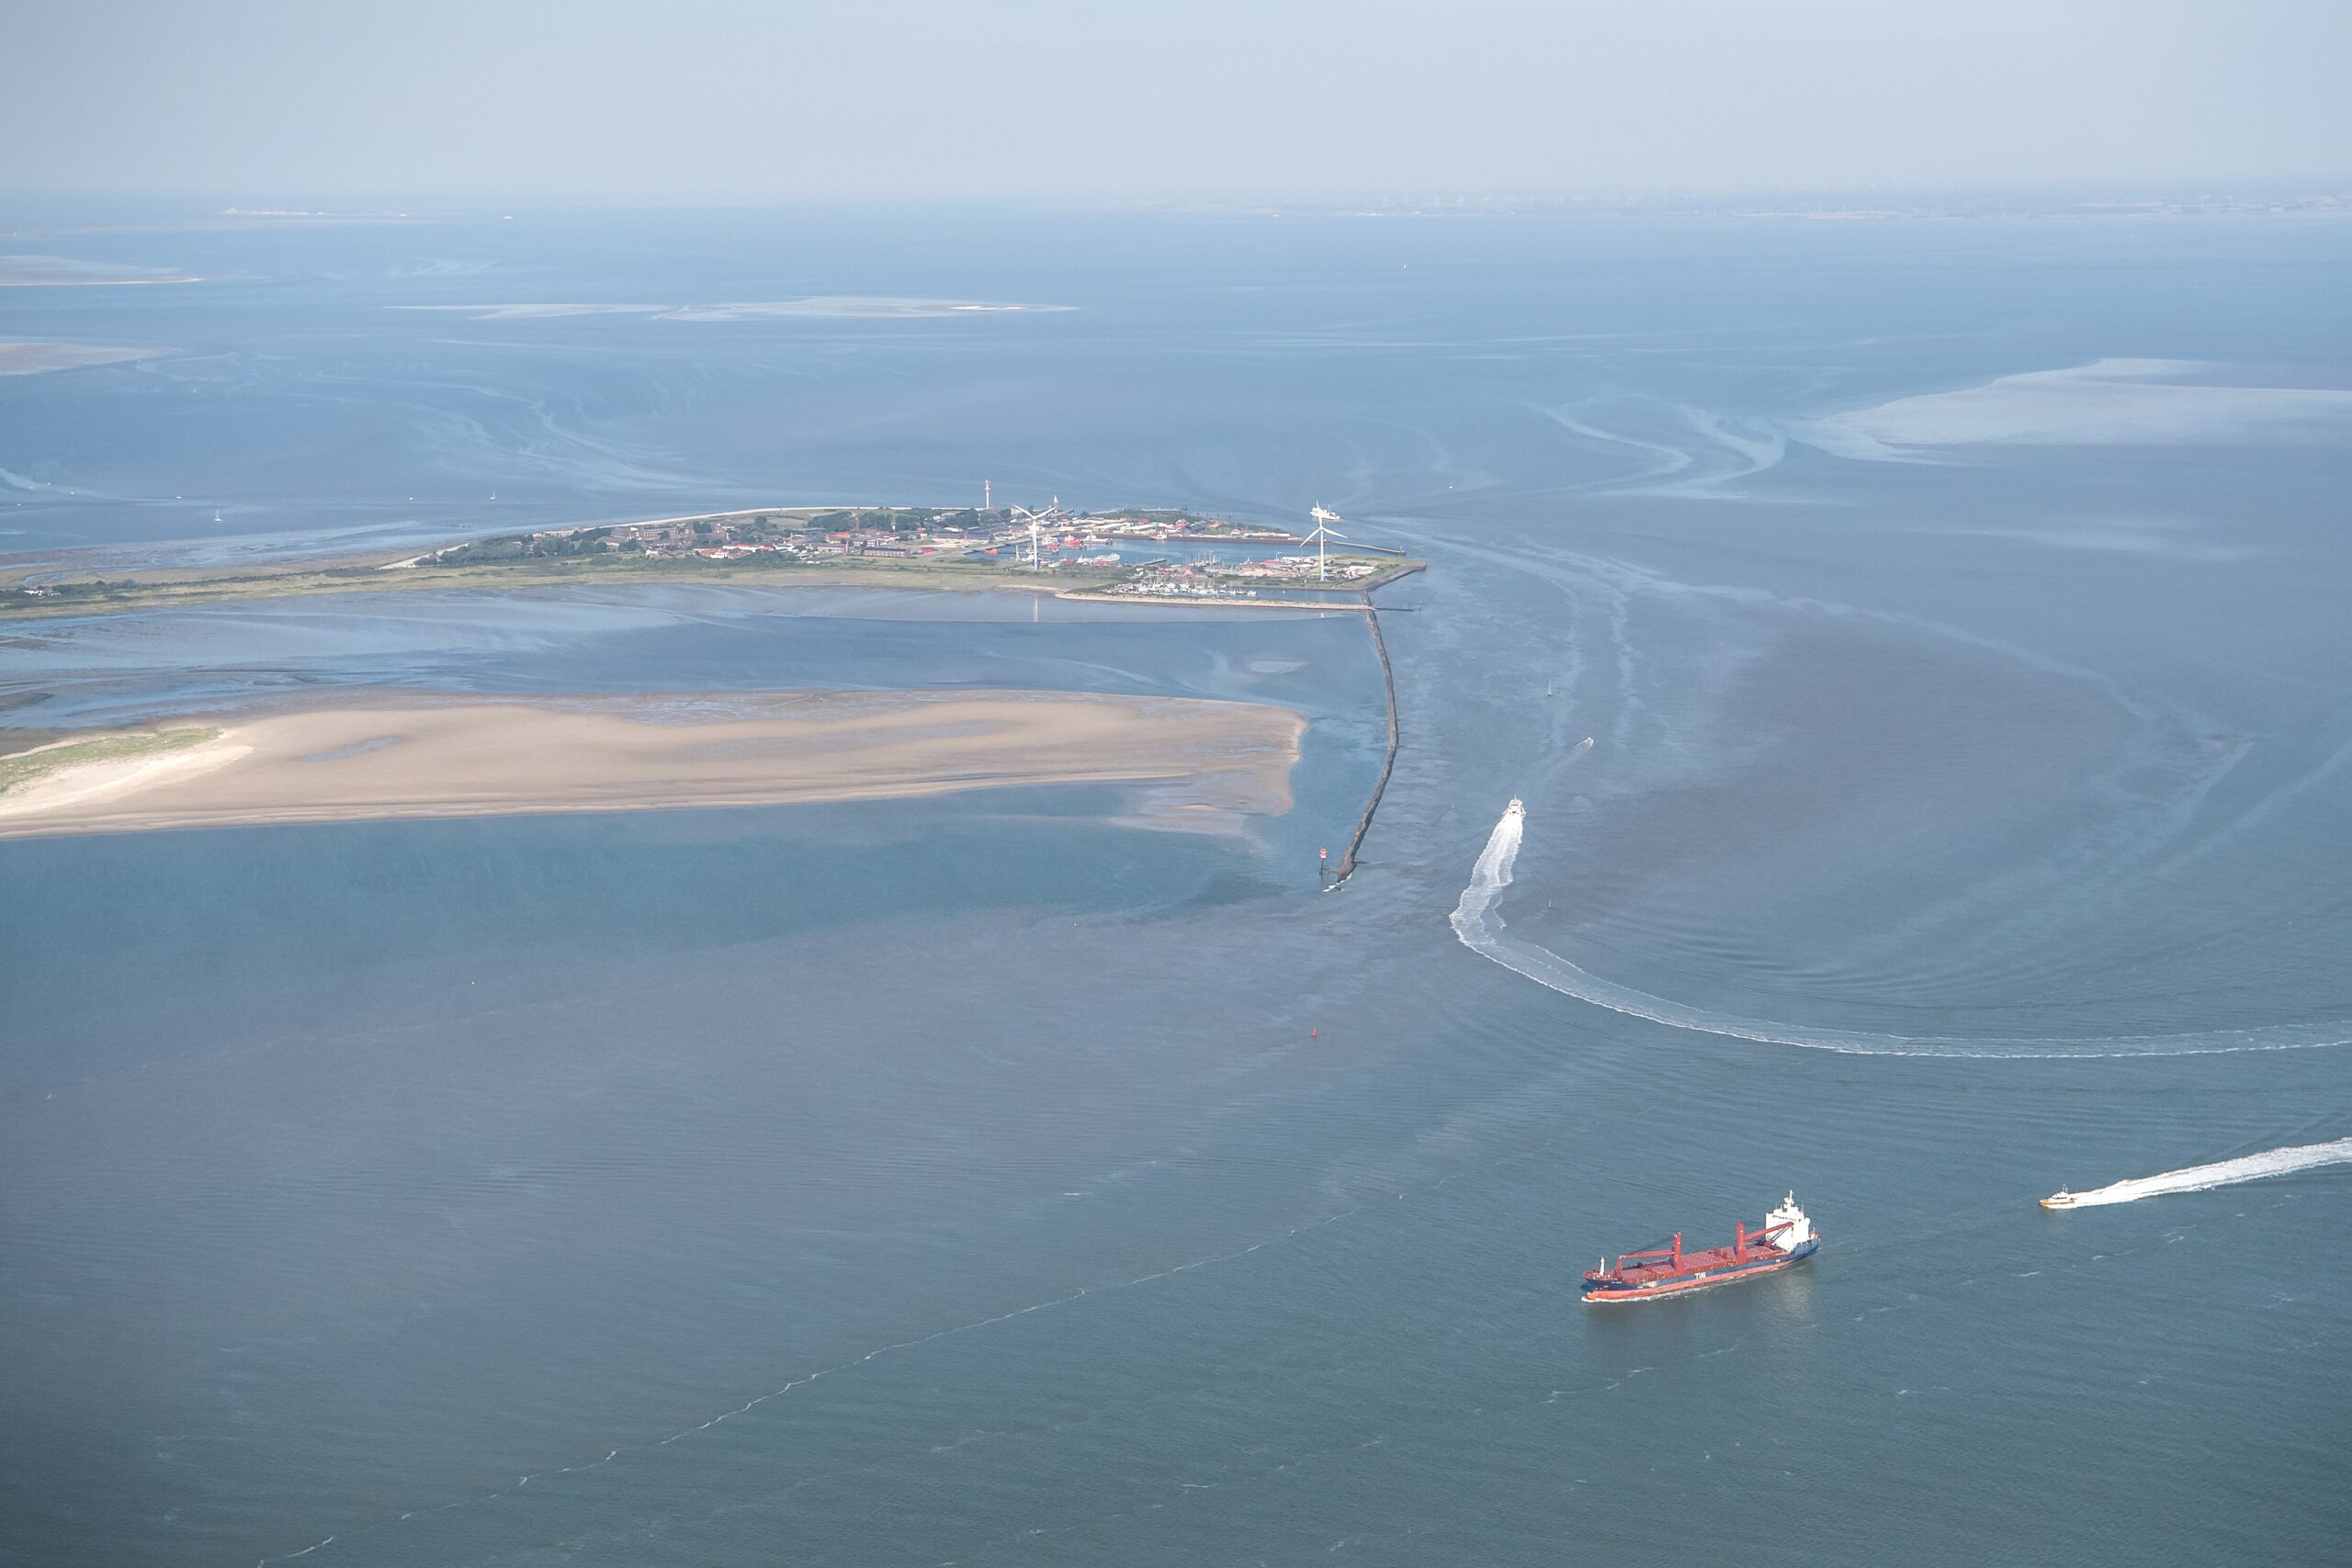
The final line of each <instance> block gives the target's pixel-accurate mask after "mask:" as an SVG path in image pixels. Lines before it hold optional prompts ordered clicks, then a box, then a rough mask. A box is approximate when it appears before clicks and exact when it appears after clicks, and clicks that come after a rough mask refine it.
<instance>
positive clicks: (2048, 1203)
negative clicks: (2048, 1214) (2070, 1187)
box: [2041, 1187, 2075, 1209]
mask: <svg viewBox="0 0 2352 1568" xmlns="http://www.w3.org/2000/svg"><path fill="white" fill-rule="evenodd" d="M2041 1206H2042V1207H2043V1208H2045V1209H2071V1208H2073V1207H2074V1206H2075V1195H2074V1194H2073V1193H2072V1192H2069V1191H2067V1190H2065V1189H2064V1188H2063V1187H2061V1188H2060V1189H2058V1190H2057V1191H2055V1192H2052V1194H2051V1195H2050V1196H2049V1197H2047V1198H2044V1199H2043V1200H2042V1201H2041Z"/></svg>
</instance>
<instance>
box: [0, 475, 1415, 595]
mask: <svg viewBox="0 0 2352 1568" xmlns="http://www.w3.org/2000/svg"><path fill="white" fill-rule="evenodd" d="M1310 521H1311V522H1312V524H1313V526H1312V527H1311V528H1310V529H1309V530H1308V531H1306V533H1303V534H1302V533H1296V532H1293V531H1290V530H1287V529H1283V528H1276V527H1272V526H1268V525H1261V524H1250V523H1239V522H1235V521H1232V520H1230V519H1227V518H1220V517H1215V516H1210V515H1206V514H1204V513H1198V512H1188V511H1174V510H1167V509H1152V508H1122V509H1114V510H1111V511H1103V512H1087V513H1079V512H1073V511H1070V510H1068V509H1065V508H1063V507H1062V506H1061V505H1060V504H1059V503H1058V502H1057V503H1055V504H1053V505H1050V506H1046V507H1044V508H1042V509H1036V510H1032V509H1030V508H1027V507H1020V506H1002V507H1000V506H991V505H982V506H978V507H961V508H956V507H920V506H878V505H877V506H784V507H752V508H745V509H741V510H738V511H730V512H711V513H692V514H686V515H681V516H674V517H662V518H653V519H648V520H645V521H640V522H627V523H608V524H593V525H579V526H571V527H561V528H546V529H537V530H533V531H530V532H526V533H514V534H503V535H493V536H486V537H475V538H469V539H463V540H459V541H456V542H453V543H451V544H447V545H445V546H442V547H438V548H436V549H432V550H428V551H425V552H424V553H422V554H419V555H413V556H410V557H407V558H402V559H400V560H393V561H386V560H383V559H381V558H329V559H318V558H308V559H290V560H287V561H283V562H276V563H267V564H261V565H253V564H248V565H245V566H243V567H240V568H235V569H208V568H148V569H141V570H123V571H118V572H115V573H110V574H100V573H98V572H96V571H89V572H85V571H76V570H60V569H59V567H58V566H57V564H56V563H54V562H51V563H47V564H45V565H40V566H28V567H27V568H25V569H22V570H17V571H16V572H14V573H7V572H6V571H5V570H0V615H13V616H23V615H60V614H86V613H89V612H92V611H106V610H124V609H132V608H141V607H148V606H155V605H163V604H193V603H204V602H209V601H218V600H224V599H245V598H264V597H279V596H284V595H289V594H311V593H332V592H367V591H370V590H381V589H387V588H454V587H465V586H492V585H497V584H500V583H506V582H512V583H516V584H521V583H540V582H556V581H610V580H613V579H616V578H636V577H653V578H660V579H665V580H670V581H737V580H740V579H743V578H752V577H756V578H760V579H763V580H765V581H777V582H779V583H781V582H782V581H801V582H867V583H875V582H886V581H887V582H891V583H895V584H898V585H903V586H906V587H914V588H939V589H956V588H966V589H973V588H1000V589H1004V588H1012V589H1023V590H1028V591H1031V592H1048V593H1052V594H1054V595H1056V596H1057V597H1062V598H1070V599H1095V600H1110V601H1114V602H1123V603H1133V604H1231V605H1237V606H1261V607H1265V608H1295V609H1328V608H1332V607H1334V605H1335V604H1345V603H1350V602H1362V601H1363V600H1366V599H1368V598H1369V595H1370V593H1371V592H1372V591H1373V590H1374V589H1376V588H1378V587H1380V586H1382V585H1383V584H1385V583H1388V582H1392V581H1396V580H1397V578H1399V577H1403V576H1405V575H1407V574H1408V573H1410V572H1414V571H1419V570H1421V568H1422V564H1423V563H1421V562H1420V561H1419V560H1416V559H1413V558H1410V557H1408V556H1407V555H1405V554H1404V553H1403V552H1402V551H1401V550H1397V549H1395V548H1391V547H1384V546H1380V545H1375V544H1368V543H1364V542H1362V541H1358V540H1351V539H1349V538H1348V537H1347V536H1345V535H1343V534H1341V533H1340V531H1339V530H1338V529H1336V528H1334V527H1333V526H1332V525H1333V524H1336V523H1340V522H1343V521H1345V519H1343V518H1341V517H1340V516H1339V515H1338V514H1337V513H1331V512H1327V511H1325V510H1324V509H1323V508H1321V507H1320V506H1317V507H1316V508H1315V509H1314V511H1313V512H1312V513H1310Z"/></svg>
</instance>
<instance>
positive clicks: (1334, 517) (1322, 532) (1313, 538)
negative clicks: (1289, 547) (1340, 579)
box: [1306, 502, 1347, 582]
mask: <svg viewBox="0 0 2352 1568" xmlns="http://www.w3.org/2000/svg"><path fill="white" fill-rule="evenodd" d="M1308 515H1309V516H1311V517H1313V518H1314V519H1315V532H1313V533H1312V534H1309V535H1307V536H1306V542H1307V543H1308V544H1310V545H1313V546H1314V547H1315V581H1317V582H1320V581H1323V547H1324V541H1325V540H1327V539H1344V538H1346V537H1347V536H1346V535H1345V534H1342V533H1340V531H1339V530H1338V529H1337V528H1334V527H1332V526H1331V525H1332V524H1334V523H1344V522H1346V521H1347V519H1346V518H1344V517H1342V516H1340V514H1339V513H1336V512H1326V511H1325V510H1324V509H1323V506H1322V503H1321V502H1317V503H1316V507H1315V510H1314V511H1313V512H1312V513H1308Z"/></svg>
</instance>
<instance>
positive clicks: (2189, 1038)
mask: <svg viewBox="0 0 2352 1568" xmlns="http://www.w3.org/2000/svg"><path fill="white" fill-rule="evenodd" d="M1526 831H1527V819H1526V818H1525V817H1524V816H1523V815H1520V814H1516V813H1513V812H1510V811H1506V812H1504V813H1503V817H1502V820H1501V821H1499V822H1498V823H1496V824H1495V830H1494V832H1493V833H1492V834H1490V835H1489V836H1488V837H1487V847H1486V848H1485V849H1484V850H1482V851H1480V852H1479V854H1478V863H1477V864H1476V866H1475V867H1473V868H1472V869H1471V873H1470V885H1469V886H1466V887H1464V889H1463V890H1462V898H1461V901H1460V902H1459V903H1457V904H1456V905H1455V906H1454V908H1453V916H1452V917H1451V919H1452V920H1453V934H1454V935H1455V936H1457V937H1459V938H1461V940H1462V945H1463V946H1464V947H1466V948H1468V949H1470V950H1471V951H1472V952H1473V953H1477V954H1479V955H1480V956H1482V957H1485V958H1489V959H1492V960H1493V961H1494V962H1495V963H1497V964H1501V965H1502V966H1503V967H1504V968H1506V969H1509V970H1510V971H1512V972H1513V973H1514V974H1519V975H1524V976H1527V978H1529V979H1531V980H1532V981H1534V982H1535V983H1536V984H1537V985H1539V986H1544V987H1548V988H1550V989H1552V990H1555V991H1557V992H1559V993H1560V994H1561V995H1562V996H1566V997H1574V998H1577V1000H1578V1001H1583V1002H1590V1003H1591V1004H1592V1005H1593V1006H1595V1007H1603V1008H1608V1009H1610V1010H1612V1011H1616V1012H1622V1013H1625V1014H1628V1015H1629V1016H1631V1017H1634V1018H1642V1019H1647V1020H1649V1021H1651V1022H1653V1023H1662V1024H1665V1025H1667V1026H1668V1028H1670V1029H1688V1030H1692V1031H1695V1032H1699V1033H1702V1034H1720V1035H1725V1036H1728V1037H1730V1038H1732V1039H1735V1040H1757V1041H1762V1042H1764V1043H1768V1044H1774V1045H1796V1046H1801V1047H1803V1048H1804V1049H1805V1050H1809V1051H1843V1052H1847V1053H1849V1054H1851V1055H1862V1056H1981V1057H2018V1058H2026V1059H2040V1058H2068V1057H2105V1056H2203V1055H2221V1054H2223V1053H2228V1052H2236V1051H2301V1050H2313V1049H2317V1048H2319V1047H2321V1046H2327V1045H2343V1044H2347V1043H2352V1024H2340V1023H2339V1024H2333V1025H2329V1026H2326V1027H2324V1028H2321V1029H2317V1030H2313V1029H2308V1028H2295V1027H2266V1028H2260V1029H2231V1030H2213V1031H2209V1032H2203V1033H2195V1034H2137V1035H2120V1036H2115V1037H2111V1038H2107V1039H2075V1040H2068V1039H2052V1038H2001V1037H1995V1036H1986V1037H1981V1038H1980V1037H1970V1036H1936V1035H1904V1034H1882V1033H1875V1032H1868V1031H1862V1030H1846V1029H1814V1028H1804V1027H1800V1026H1797V1025H1794V1024H1786V1023H1775V1022H1772V1021H1770V1020H1765V1019H1748V1018H1739V1017H1736V1016H1734V1015H1732V1014H1728V1013H1719V1012H1713V1011H1710V1010H1707V1009H1704V1008H1696V1007H1691V1006H1689V1005H1687V1004H1685V1003H1682V1002H1677V1001H1671V1000H1669V999H1668V998H1664V997H1654V996H1651V995H1650V994H1649V993H1648V992H1646V991H1637V990H1635V989H1634V988H1633V987H1630V986H1621V985H1618V984H1617V983H1616V982H1614V981H1611V980H1604V979H1602V978H1601V977H1600V976H1598V975H1594V974H1592V973H1590V972H1589V971H1587V970H1584V969H1580V968H1578V967H1577V965H1575V964H1571V963H1569V962H1568V961H1567V960H1566V959H1565V958H1563V957H1561V956H1560V955H1559V954H1558V953H1553V952H1551V951H1550V950H1548V949H1546V948H1542V947H1538V946H1536V945H1535V944H1534V943H1533V942H1521V941H1520V940H1519V939H1518V938H1516V937H1510V936H1506V935H1504V934H1503V931H1504V926H1505V921H1504V920H1503V918H1502V916H1501V915H1499V914H1498V913H1496V911H1495V904H1496V901H1497V900H1498V899H1499V898H1500V897H1502V892H1503V889H1504V888H1506V887H1508V886H1510V879H1511V870H1512V867H1513V866H1514V865H1515V864H1516V863H1518V860H1519V851H1520V846H1521V843H1522V842H1523V841H1524V839H1525V836H1526Z"/></svg>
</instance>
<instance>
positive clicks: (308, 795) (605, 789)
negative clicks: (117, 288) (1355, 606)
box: [0, 692, 1306, 838]
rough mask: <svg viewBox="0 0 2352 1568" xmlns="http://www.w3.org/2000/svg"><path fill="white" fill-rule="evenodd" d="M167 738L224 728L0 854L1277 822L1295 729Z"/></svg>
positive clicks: (833, 710) (772, 706) (686, 698)
mask: <svg viewBox="0 0 2352 1568" xmlns="http://www.w3.org/2000/svg"><path fill="white" fill-rule="evenodd" d="M174 722H175V723H181V722H200V723H204V724H207V725H209V726H211V727H214V728H217V729H218V730H219V731H220V733H219V734H217V735H215V736H213V737H212V738H210V739H206V740H204V741H203V742H202V743H201V744H198V745H194V746H190V747H187V748H185V749H182V750H175V751H172V752H170V753H169V754H167V755H163V756H141V757H135V758H129V759H123V760H109V761H90V762H82V763H76V764H74V765H69V766H63V767H60V768H58V769H56V770H54V771H52V772H51V773H45V774H42V775H40V776H39V777H37V778H34V779H31V780H28V781H27V782H25V783H23V784H18V785H17V786H16V787H14V788H12V789H9V790H8V791H7V792H6V793H5V794H0V838H25V837H31V836H35V835H43V834H60V833H103V832H135V831H141V830H145V829H161V828H199V827H227V826H234V825H245V824H259V823H287V822H329V821H355V820H362V819H368V818H413V817H418V818H421V817H485V816H508V815H519V814H526V813H542V812H576V811H635V810H651V809H659V808H662V807H717V806H770V805H783V804H787V803H793V802H808V801H831V800H859V799H878V798H884V797H889V796H913V795H939V794H944V793H947V792H950V791H956V790H969V789H986V788H991V787H1001V786H1005V785H1012V784H1074V783H1089V782H1115V781H1157V782H1159V783H1161V784H1167V785H1179V786H1181V787H1175V788H1172V789H1162V790H1160V791H1158V792H1155V793H1156V796H1157V798H1158V801H1159V809H1160V810H1162V811H1166V812H1185V811H1189V812H1190V813H1192V814H1193V815H1194V816H1196V817H1197V816H1202V815H1215V814H1221V813H1231V812H1242V813H1279V812H1281V811H1283V810H1286V809H1288V807H1289V805H1290V790H1289V782H1288V778H1289V770H1290V767H1291V764H1292V763H1293V762H1295V761H1296V760H1297V756H1298V741H1299V737H1300V735H1301V734H1302V733H1303V732H1304V731H1305V729H1306V721H1305V720H1304V719H1302V718H1301V717H1300V716H1298V715H1296V714H1295V713H1292V712H1290V711H1289V710H1287V709H1284V708H1277V707H1270V706H1261V705H1253V704H1246V703H1226V702H1204V701H1193V700H1189V699H1177V698H1158V697H1135V696H1110V695H1099V694H1081V693H1053V692H1045V693H1040V692H896V693H782V694H746V693H709V694H685V695H680V694H664V695H660V696H635V697H560V698H511V697H493V698H484V697H470V696H450V697H420V696H418V695H416V694H408V693H400V694H390V693H386V694H348V693H346V694H338V695H337V697H336V699H335V705H334V706H332V707H328V706H303V707H286V706H280V707H274V708H269V709H247V710H243V711H240V712H234V713H221V714H207V715H198V716H190V717H189V718H188V719H175V720H174ZM1170 825H1171V826H1172V825H1176V824H1175V823H1172V822H1171V823H1170Z"/></svg>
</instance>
